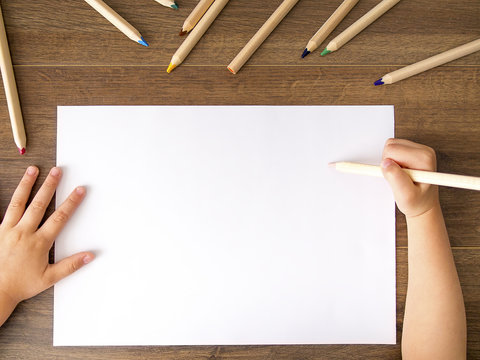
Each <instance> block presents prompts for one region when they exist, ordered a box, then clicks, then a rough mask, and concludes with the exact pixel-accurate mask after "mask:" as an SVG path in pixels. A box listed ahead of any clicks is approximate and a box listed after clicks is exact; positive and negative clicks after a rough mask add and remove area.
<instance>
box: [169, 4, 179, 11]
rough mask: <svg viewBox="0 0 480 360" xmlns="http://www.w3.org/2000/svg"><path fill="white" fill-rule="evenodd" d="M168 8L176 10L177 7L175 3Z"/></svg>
mask: <svg viewBox="0 0 480 360" xmlns="http://www.w3.org/2000/svg"><path fill="white" fill-rule="evenodd" d="M170 7H171V8H172V9H175V10H178V5H177V3H174V4H172V5H170Z"/></svg>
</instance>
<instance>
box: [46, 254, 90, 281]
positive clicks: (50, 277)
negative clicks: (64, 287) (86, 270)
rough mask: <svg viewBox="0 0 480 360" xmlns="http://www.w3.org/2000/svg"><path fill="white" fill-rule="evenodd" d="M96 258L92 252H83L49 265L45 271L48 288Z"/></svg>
mask: <svg viewBox="0 0 480 360" xmlns="http://www.w3.org/2000/svg"><path fill="white" fill-rule="evenodd" d="M94 258H95V255H94V254H93V253H91V252H81V253H78V254H75V255H72V256H69V257H67V258H65V259H63V260H60V261H59V262H58V263H56V264H52V265H49V266H48V267H47V270H46V271H45V281H46V283H47V284H46V285H47V287H50V286H52V285H53V284H56V283H57V282H59V281H60V280H62V279H63V278H65V277H67V276H68V275H71V274H73V273H74V272H75V271H77V270H78V269H80V268H81V267H83V266H84V265H86V264H88V263H89V262H90V261H92V260H93V259H94Z"/></svg>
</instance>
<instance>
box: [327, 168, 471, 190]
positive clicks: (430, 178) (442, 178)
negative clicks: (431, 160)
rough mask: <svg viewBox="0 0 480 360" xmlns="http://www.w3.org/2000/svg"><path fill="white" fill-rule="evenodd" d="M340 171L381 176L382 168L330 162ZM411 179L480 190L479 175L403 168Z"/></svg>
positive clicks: (425, 182)
mask: <svg viewBox="0 0 480 360" xmlns="http://www.w3.org/2000/svg"><path fill="white" fill-rule="evenodd" d="M332 165H333V166H334V167H335V169H337V170H338V171H341V172H346V173H352V174H359V175H369V176H377V177H383V173H382V169H381V168H380V166H377V165H367V164H359V163H353V162H337V163H333V164H332ZM403 171H405V172H406V173H407V174H408V175H409V176H410V178H411V179H412V181H414V182H417V183H424V184H432V185H440V186H450V187H455V188H461V189H470V190H477V191H480V177H475V176H465V175H455V174H445V173H439V172H433V171H422V170H411V169H403Z"/></svg>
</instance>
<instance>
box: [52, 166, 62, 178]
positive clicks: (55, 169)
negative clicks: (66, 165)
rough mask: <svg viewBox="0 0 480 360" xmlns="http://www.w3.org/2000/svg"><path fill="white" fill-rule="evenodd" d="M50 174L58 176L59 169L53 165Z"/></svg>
mask: <svg viewBox="0 0 480 360" xmlns="http://www.w3.org/2000/svg"><path fill="white" fill-rule="evenodd" d="M50 175H52V176H55V177H56V176H59V175H60V169H59V168H56V167H54V168H53V169H52V170H50Z"/></svg>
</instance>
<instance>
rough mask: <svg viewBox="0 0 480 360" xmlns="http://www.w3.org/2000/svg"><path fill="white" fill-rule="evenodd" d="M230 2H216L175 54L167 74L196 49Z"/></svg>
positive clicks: (225, 0) (222, 0) (226, 0)
mask: <svg viewBox="0 0 480 360" xmlns="http://www.w3.org/2000/svg"><path fill="white" fill-rule="evenodd" d="M227 3H228V0H215V2H214V3H213V4H212V6H210V8H209V9H208V10H207V12H206V13H205V15H204V16H203V17H202V18H201V19H200V21H199V22H198V24H197V26H195V28H194V29H193V30H192V32H191V33H190V35H188V37H187V38H186V39H185V40H184V41H183V43H182V45H180V47H179V48H178V50H177V51H176V52H175V54H173V56H172V60H170V65H168V68H167V72H168V73H170V72H171V71H172V70H173V69H175V68H176V67H177V66H178V65H180V64H181V63H182V62H183V61H184V60H185V59H186V57H187V56H188V54H190V51H192V49H193V48H194V47H195V45H196V44H197V43H198V41H199V40H200V38H201V37H202V36H203V34H205V32H206V31H207V29H208V28H209V26H210V25H211V24H212V23H213V21H214V20H215V18H216V17H217V16H218V14H220V12H221V11H222V9H223V8H224V7H225V5H227Z"/></svg>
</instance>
